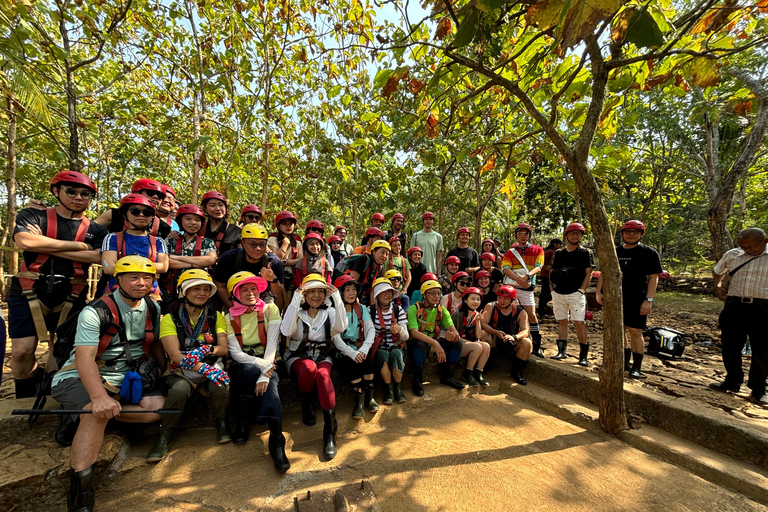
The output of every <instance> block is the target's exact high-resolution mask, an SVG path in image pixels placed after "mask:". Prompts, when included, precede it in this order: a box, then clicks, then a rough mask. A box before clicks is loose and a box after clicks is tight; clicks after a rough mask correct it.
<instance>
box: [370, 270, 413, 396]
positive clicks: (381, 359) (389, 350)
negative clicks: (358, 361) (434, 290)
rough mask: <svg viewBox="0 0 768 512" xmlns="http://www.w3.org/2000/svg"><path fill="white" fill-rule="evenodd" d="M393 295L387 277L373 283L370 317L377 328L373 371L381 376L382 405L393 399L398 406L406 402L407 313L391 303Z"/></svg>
mask: <svg viewBox="0 0 768 512" xmlns="http://www.w3.org/2000/svg"><path fill="white" fill-rule="evenodd" d="M394 293H395V290H394V288H393V287H392V285H391V284H390V282H389V280H388V279H387V278H383V277H380V278H379V279H377V280H376V282H374V283H373V295H374V297H375V298H374V303H373V304H372V305H371V318H373V325H374V327H375V328H376V340H375V341H374V342H373V353H374V357H375V366H376V369H377V370H378V371H379V373H381V379H382V380H383V381H384V385H385V386H386V391H385V392H384V405H392V403H393V402H394V401H395V398H397V401H398V402H399V403H403V402H405V394H404V393H403V390H402V388H401V386H400V383H401V382H402V381H403V372H404V371H405V342H406V341H407V340H408V317H407V313H406V311H407V310H406V309H404V308H402V307H400V305H398V304H397V303H395V302H394V301H393V300H392V297H393V295H394ZM393 380H394V384H393V383H392V381H393ZM393 386H394V390H393ZM371 389H373V382H371Z"/></svg>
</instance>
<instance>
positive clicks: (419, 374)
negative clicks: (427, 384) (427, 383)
mask: <svg viewBox="0 0 768 512" xmlns="http://www.w3.org/2000/svg"><path fill="white" fill-rule="evenodd" d="M423 381H424V367H422V366H414V367H413V378H412V381H411V388H412V391H413V396H424V385H423V384H422V382H423Z"/></svg>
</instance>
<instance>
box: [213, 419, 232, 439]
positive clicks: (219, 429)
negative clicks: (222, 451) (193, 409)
mask: <svg viewBox="0 0 768 512" xmlns="http://www.w3.org/2000/svg"><path fill="white" fill-rule="evenodd" d="M230 441H232V436H231V435H230V433H229V427H228V426H227V418H216V442H217V443H219V444H227V443H228V442H230Z"/></svg>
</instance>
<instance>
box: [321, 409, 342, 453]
mask: <svg viewBox="0 0 768 512" xmlns="http://www.w3.org/2000/svg"><path fill="white" fill-rule="evenodd" d="M323 422H324V425H323V455H325V458H326V459H328V460H331V459H333V458H334V457H335V456H336V432H337V431H338V430H339V424H338V422H337V421H336V409H335V408H334V409H331V410H330V411H326V410H325V409H323Z"/></svg>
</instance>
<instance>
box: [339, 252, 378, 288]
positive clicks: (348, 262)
mask: <svg viewBox="0 0 768 512" xmlns="http://www.w3.org/2000/svg"><path fill="white" fill-rule="evenodd" d="M368 256H369V255H368V254H351V255H349V256H347V257H346V258H344V259H343V260H341V261H340V262H338V263H337V264H336V267H335V268H334V269H333V278H332V281H336V279H338V278H339V277H341V276H343V275H344V274H349V267H350V266H352V265H353V264H354V263H355V262H356V261H357V260H359V259H360V258H367V260H366V263H365V268H364V269H363V272H365V276H361V279H360V280H359V282H360V284H363V283H365V281H366V280H367V279H368V275H369V274H370V267H371V258H368Z"/></svg>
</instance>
